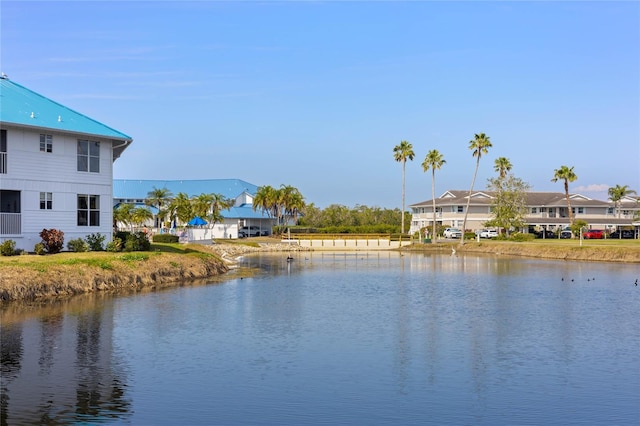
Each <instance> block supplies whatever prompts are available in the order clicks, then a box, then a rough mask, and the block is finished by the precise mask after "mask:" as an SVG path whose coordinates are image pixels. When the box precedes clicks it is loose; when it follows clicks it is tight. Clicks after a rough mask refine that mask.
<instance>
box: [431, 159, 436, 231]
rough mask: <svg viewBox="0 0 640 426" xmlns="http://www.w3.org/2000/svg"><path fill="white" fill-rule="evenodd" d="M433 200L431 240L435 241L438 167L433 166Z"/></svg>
mask: <svg viewBox="0 0 640 426" xmlns="http://www.w3.org/2000/svg"><path fill="white" fill-rule="evenodd" d="M431 200H432V201H433V234H432V235H431V241H433V242H435V238H436V169H435V168H431Z"/></svg>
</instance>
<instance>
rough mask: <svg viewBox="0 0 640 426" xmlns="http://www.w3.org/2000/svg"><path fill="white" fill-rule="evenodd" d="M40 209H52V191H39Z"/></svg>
mask: <svg viewBox="0 0 640 426" xmlns="http://www.w3.org/2000/svg"><path fill="white" fill-rule="evenodd" d="M40 210H53V192H41V193H40Z"/></svg>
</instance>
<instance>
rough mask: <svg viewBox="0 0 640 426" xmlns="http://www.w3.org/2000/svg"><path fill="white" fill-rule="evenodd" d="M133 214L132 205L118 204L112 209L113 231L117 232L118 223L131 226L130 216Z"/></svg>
mask: <svg viewBox="0 0 640 426" xmlns="http://www.w3.org/2000/svg"><path fill="white" fill-rule="evenodd" d="M132 212H133V204H127V203H125V204H120V205H119V206H118V207H115V208H114V209H113V229H115V230H116V231H117V230H118V223H122V224H123V225H125V226H128V225H130V224H131V215H132Z"/></svg>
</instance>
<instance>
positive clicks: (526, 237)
mask: <svg viewBox="0 0 640 426" xmlns="http://www.w3.org/2000/svg"><path fill="white" fill-rule="evenodd" d="M534 238H535V236H534V235H533V234H523V233H521V232H514V233H513V234H511V236H510V240H511V241H516V242H523V241H531V240H533V239H534Z"/></svg>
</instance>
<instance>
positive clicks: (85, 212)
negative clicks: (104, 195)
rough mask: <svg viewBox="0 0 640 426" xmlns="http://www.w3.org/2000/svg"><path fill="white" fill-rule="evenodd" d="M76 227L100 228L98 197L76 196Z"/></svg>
mask: <svg viewBox="0 0 640 426" xmlns="http://www.w3.org/2000/svg"><path fill="white" fill-rule="evenodd" d="M78 226H100V196H99V195H85V194H78Z"/></svg>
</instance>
